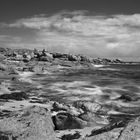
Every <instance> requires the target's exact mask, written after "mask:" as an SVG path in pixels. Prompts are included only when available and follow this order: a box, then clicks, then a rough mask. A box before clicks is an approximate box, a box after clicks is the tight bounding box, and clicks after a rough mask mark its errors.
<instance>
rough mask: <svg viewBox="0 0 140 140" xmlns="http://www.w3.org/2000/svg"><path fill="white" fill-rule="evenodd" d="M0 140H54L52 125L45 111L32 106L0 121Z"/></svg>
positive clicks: (49, 116)
mask: <svg viewBox="0 0 140 140" xmlns="http://www.w3.org/2000/svg"><path fill="white" fill-rule="evenodd" d="M0 139H2V140H13V139H14V140H56V137H55V133H54V125H53V123H52V120H51V115H50V113H49V112H48V111H47V109H45V108H42V107H38V106H32V107H29V108H26V109H24V110H23V111H20V112H19V111H18V112H13V113H12V114H11V116H10V117H8V118H6V117H5V118H4V119H1V120H0Z"/></svg>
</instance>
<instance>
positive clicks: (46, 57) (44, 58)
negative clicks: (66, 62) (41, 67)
mask: <svg viewBox="0 0 140 140" xmlns="http://www.w3.org/2000/svg"><path fill="white" fill-rule="evenodd" d="M52 60H53V59H52V57H49V56H42V57H40V58H39V61H47V62H51V61H52Z"/></svg>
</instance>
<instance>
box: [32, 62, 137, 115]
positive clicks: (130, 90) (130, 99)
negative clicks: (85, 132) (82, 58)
mask: <svg viewBox="0 0 140 140" xmlns="http://www.w3.org/2000/svg"><path fill="white" fill-rule="evenodd" d="M32 80H33V81H36V82H37V83H40V86H41V87H42V88H41V91H40V96H41V97H44V98H49V99H50V100H53V101H58V102H60V103H66V104H73V103H74V102H77V101H86V102H88V101H89V102H93V103H99V104H101V105H102V106H105V107H108V109H109V113H110V114H129V115H138V114H139V112H140V64H131V65H130V64H112V65H95V66H94V68H92V69H91V68H90V69H88V68H86V69H84V68H83V69H82V68H81V69H69V68H63V67H62V68H60V69H59V70H56V71H54V72H53V73H49V74H48V73H46V74H38V75H35V76H33V77H32Z"/></svg>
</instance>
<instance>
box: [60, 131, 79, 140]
mask: <svg viewBox="0 0 140 140" xmlns="http://www.w3.org/2000/svg"><path fill="white" fill-rule="evenodd" d="M80 137H81V135H80V134H79V133H78V132H77V133H75V134H67V135H63V136H62V137H61V140H73V139H79V138H80Z"/></svg>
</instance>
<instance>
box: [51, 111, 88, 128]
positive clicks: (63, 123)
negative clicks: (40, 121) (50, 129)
mask: <svg viewBox="0 0 140 140" xmlns="http://www.w3.org/2000/svg"><path fill="white" fill-rule="evenodd" d="M53 122H54V125H55V130H67V129H82V128H84V127H85V126H87V122H85V121H83V120H81V119H80V118H78V117H75V116H73V115H71V114H69V113H58V114H57V115H56V116H53Z"/></svg>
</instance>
